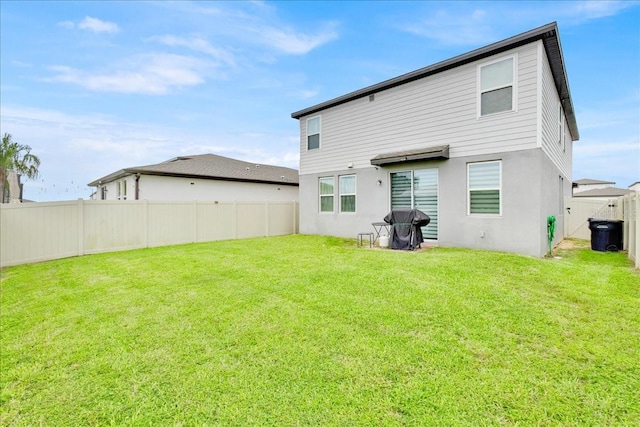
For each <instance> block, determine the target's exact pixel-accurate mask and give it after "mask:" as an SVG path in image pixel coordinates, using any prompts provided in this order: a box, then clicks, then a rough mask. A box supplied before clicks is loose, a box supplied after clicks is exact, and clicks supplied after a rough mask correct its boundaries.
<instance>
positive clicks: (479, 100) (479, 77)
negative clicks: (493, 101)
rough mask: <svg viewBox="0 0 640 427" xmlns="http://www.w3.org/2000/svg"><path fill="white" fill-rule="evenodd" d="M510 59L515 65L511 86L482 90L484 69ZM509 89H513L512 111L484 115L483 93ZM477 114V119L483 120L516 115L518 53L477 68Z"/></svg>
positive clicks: (484, 63) (485, 63) (493, 60)
mask: <svg viewBox="0 0 640 427" xmlns="http://www.w3.org/2000/svg"><path fill="white" fill-rule="evenodd" d="M508 59H512V60H513V61H512V65H513V78H512V80H511V84H510V85H502V86H495V87H491V88H489V89H485V90H484V91H483V90H482V68H483V67H486V66H488V65H492V64H495V63H498V62H502V61H506V60H508ZM507 87H511V88H512V91H511V109H510V110H505V111H498V112H496V113H491V114H485V115H482V93H483V92H490V91H492V90H497V89H502V88H507ZM476 110H477V111H476V114H477V118H478V119H481V118H485V117H494V116H496V115H498V114H505V113H514V112H517V111H518V53H517V52H514V53H512V54H510V55H507V56H502V57H499V58H495V59H492V60H491V61H487V62H483V63H481V64H478V65H477V67H476Z"/></svg>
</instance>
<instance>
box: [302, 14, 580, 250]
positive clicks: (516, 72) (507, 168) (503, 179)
mask: <svg viewBox="0 0 640 427" xmlns="http://www.w3.org/2000/svg"><path fill="white" fill-rule="evenodd" d="M291 116H292V117H293V118H295V119H298V120H299V124H300V232H301V233H308V234H323V235H335V236H344V237H355V235H356V233H358V232H363V231H372V228H371V223H372V222H378V221H381V220H382V219H383V218H384V216H385V215H386V214H387V213H388V212H389V211H391V210H394V209H405V208H417V209H420V210H421V211H423V212H425V213H426V214H428V215H429V216H430V217H431V223H430V224H429V225H428V226H427V227H426V228H425V229H424V230H423V234H424V238H425V239H426V240H427V241H430V242H433V243H434V244H438V245H441V246H456V247H468V248H477V249H491V250H500V251H508V252H515V253H521V254H526V255H532V256H542V255H544V254H545V253H546V251H547V249H548V241H547V217H549V216H555V217H556V231H555V236H556V237H555V242H554V243H557V242H558V241H559V240H560V239H561V238H562V235H563V215H564V198H565V197H568V196H570V195H571V187H572V142H573V141H577V140H578V138H579V135H578V127H577V124H576V118H575V114H574V108H573V104H572V101H571V94H570V91H569V84H568V81H567V73H566V70H565V63H564V59H563V55H562V48H561V45H560V38H559V35H558V28H557V25H556V23H551V24H548V25H545V26H542V27H540V28H536V29H534V30H531V31H528V32H526V33H523V34H520V35H517V36H514V37H511V38H509V39H506V40H503V41H500V42H497V43H494V44H491V45H489V46H486V47H483V48H480V49H477V50H474V51H471V52H468V53H465V54H462V55H459V56H456V57H454V58H451V59H448V60H445V61H442V62H439V63H436V64H434V65H430V66H427V67H424V68H421V69H419V70H416V71H413V72H410V73H407V74H404V75H401V76H399V77H396V78H392V79H390V80H386V81H384V82H381V83H378V84H374V85H372V86H369V87H366V88H363V89H360V90H357V91H355V92H352V93H348V94H346V95H343V96H340V97H338V98H335V99H331V100H329V101H326V102H323V103H320V104H317V105H313V106H311V107H308V108H305V109H303V110H300V111H297V112H294V113H292V115H291Z"/></svg>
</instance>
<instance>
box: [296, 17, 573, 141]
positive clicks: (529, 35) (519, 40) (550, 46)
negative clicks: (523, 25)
mask: <svg viewBox="0 0 640 427" xmlns="http://www.w3.org/2000/svg"><path fill="white" fill-rule="evenodd" d="M537 40H542V42H543V44H544V48H545V51H546V53H547V57H548V59H549V64H550V66H551V72H552V74H553V80H554V82H555V86H556V90H557V92H558V96H559V97H560V101H561V103H562V107H563V109H564V112H565V115H566V118H567V122H568V125H569V132H570V133H571V137H572V140H574V141H577V140H578V139H579V138H580V136H579V133H578V125H577V122H576V117H575V112H574V110H573V102H572V101H571V93H570V91H569V83H568V80H567V73H566V69H565V66H564V58H563V55H562V47H561V45H560V38H559V36H558V26H557V24H556V23H555V22H552V23H550V24H547V25H544V26H542V27H539V28H536V29H533V30H530V31H527V32H525V33H522V34H519V35H517V36H514V37H511V38H508V39H505V40H502V41H499V42H496V43H493V44H490V45H488V46H485V47H481V48H479V49H476V50H473V51H471V52H468V53H465V54H462V55H458V56H455V57H453V58H451V59H447V60H444V61H441V62H438V63H436V64H433V65H429V66H427V67H424V68H420V69H418V70H415V71H412V72H409V73H407V74H403V75H401V76H398V77H395V78H392V79H389V80H385V81H383V82H381V83H377V84H374V85H372V86H368V87H365V88H363V89H360V90H356V91H354V92H351V93H348V94H346V95H342V96H339V97H337V98H334V99H331V100H329V101H325V102H322V103H320V104H316V105H314V106H311V107H308V108H305V109H303V110H300V111H296V112H294V113H291V117H292V118H294V119H300V118H301V117H303V116H306V115H309V114H314V113H317V112H320V111H322V110H326V109H327V108H331V107H335V106H337V105H341V104H344V103H346V102H349V101H353V100H355V99H359V98H363V97H365V96H369V95H372V94H374V93H376V92H380V91H383V90H386V89H391V88H393V87H396V86H400V85H403V84H405V83H409V82H412V81H415V80H419V79H422V78H425V77H428V76H430V75H433V74H437V73H441V72H444V71H447V70H450V69H453V68H456V67H460V66H462V65H465V64H468V63H471V62H474V61H478V60H481V59H484V58H487V57H490V56H493V55H497V54H500V53H502V52H505V51H507V50H510V49H514V48H517V47H519V46H524V45H526V44H529V43H533V42H535V41H537Z"/></svg>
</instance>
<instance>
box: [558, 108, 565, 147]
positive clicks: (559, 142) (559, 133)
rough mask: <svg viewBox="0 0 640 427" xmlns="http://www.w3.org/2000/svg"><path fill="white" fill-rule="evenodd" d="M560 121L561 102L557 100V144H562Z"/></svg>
mask: <svg viewBox="0 0 640 427" xmlns="http://www.w3.org/2000/svg"><path fill="white" fill-rule="evenodd" d="M562 121H563V120H562V103H561V102H560V101H558V144H562V131H563V128H564V126H563V125H562Z"/></svg>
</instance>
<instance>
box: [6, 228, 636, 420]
mask: <svg viewBox="0 0 640 427" xmlns="http://www.w3.org/2000/svg"><path fill="white" fill-rule="evenodd" d="M558 255H559V256H560V259H534V258H528V257H523V256H518V255H512V254H505V253H496V252H483V251H472V250H462V249H447V248H434V249H430V250H427V251H424V252H418V253H415V252H398V251H388V250H387V251H379V250H368V249H357V248H355V245H354V241H353V240H344V239H337V238H326V237H317V236H286V237H279V238H267V239H251V240H238V241H225V242H213V243H205V244H193V245H184V246H173V247H164V248H153V249H144V250H137V251H130V252H119V253H110V254H100V255H93V256H85V257H80V258H72V259H64V260H58V261H52V262H45V263H40V264H33V265H24V266H19V267H10V268H6V269H4V270H3V271H2V272H1V273H2V275H3V276H4V278H3V279H2V294H1V305H0V308H1V311H0V320H1V323H0V332H1V338H2V342H1V347H0V356H1V358H0V369H1V371H0V373H1V390H0V393H1V394H0V404H1V409H0V424H2V425H7V426H13V425H16V426H31V425H44V426H62V425H65V426H66V425H83V426H92V425H118V426H121V425H125V426H127V425H130V426H148V425H175V426H178V425H180V426H204V425H208V426H217V425H220V426H229V425H261V426H263V425H267V426H268V425H274V426H300V425H304V426H307V425H309V426H310V425H324V426H346V425H349V426H371V425H380V426H404V425H411V426H414V425H415V426H418V425H420V426H422V425H461V426H464V425H467V426H489V425H509V426H511V425H545V426H553V425H563V426H564V425H567V426H577V425H580V426H582V425H586V426H602V425H620V426H623V425H624V426H626V425H639V424H640V397H639V396H640V394H639V393H638V390H640V275H638V273H637V272H634V271H633V270H632V268H631V267H630V265H629V263H628V261H627V259H626V257H625V255H624V254H622V253H600V252H593V251H590V250H588V249H583V248H574V249H569V250H565V251H561V252H559V254H558Z"/></svg>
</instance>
